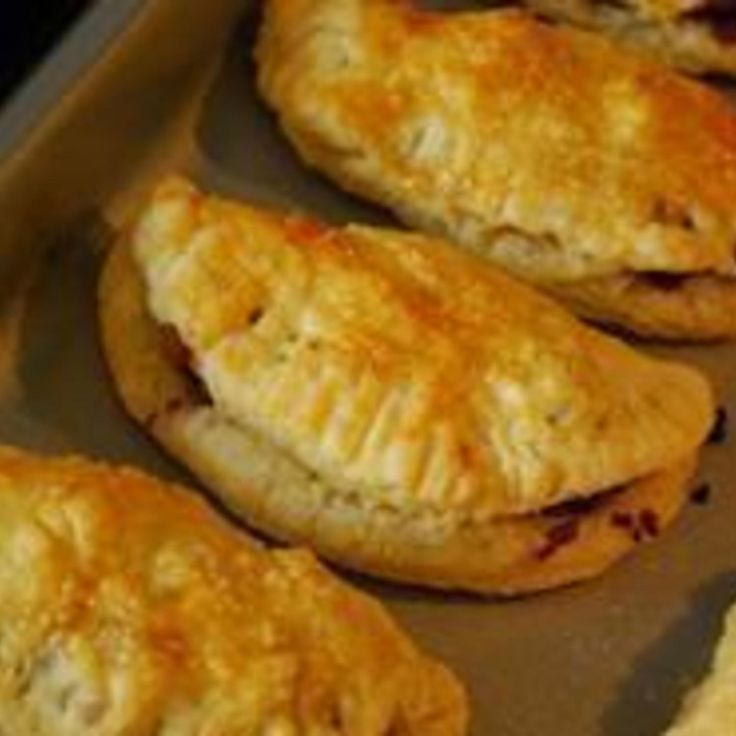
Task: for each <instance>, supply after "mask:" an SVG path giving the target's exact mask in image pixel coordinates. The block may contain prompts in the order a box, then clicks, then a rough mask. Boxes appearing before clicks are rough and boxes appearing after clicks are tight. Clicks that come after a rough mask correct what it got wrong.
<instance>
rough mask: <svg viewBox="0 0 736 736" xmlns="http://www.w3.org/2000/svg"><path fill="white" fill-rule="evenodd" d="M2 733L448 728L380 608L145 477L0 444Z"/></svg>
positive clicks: (176, 734)
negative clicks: (44, 455)
mask: <svg viewBox="0 0 736 736" xmlns="http://www.w3.org/2000/svg"><path fill="white" fill-rule="evenodd" d="M0 529H1V530H2V533H1V534H0V619H2V633H1V635H0V726H1V727H2V730H3V732H4V733H7V734H17V735H18V736H19V735H20V734H24V735H25V736H31V735H33V736H87V735H88V736H123V734H135V735H136V736H154V735H155V736H194V735H195V734H196V735H197V736H203V735H204V734H213V735H214V734H217V735H218V736H249V735H252V736H264V735H265V734H269V735H272V736H291V735H293V736H296V735H297V734H314V735H315V736H339V735H340V734H344V735H345V736H349V735H353V734H366V736H388V735H389V734H397V736H398V734H401V735H404V734H406V735H407V736H408V735H409V734H416V735H417V736H420V734H421V736H425V735H426V734H432V736H460V735H461V734H462V733H464V732H465V699H464V694H463V692H462V689H461V688H460V686H459V684H458V683H457V681H456V680H455V679H454V677H453V676H452V675H451V674H450V673H449V672H448V671H446V670H445V669H444V668H443V667H442V666H441V665H439V664H438V663H435V662H434V661H432V660H430V659H428V658H426V657H425V656H423V655H422V654H421V653H419V652H418V650H417V649H416V648H415V647H414V645H413V644H412V643H411V642H410V641H409V639H408V638H407V637H406V636H405V635H404V634H402V633H401V632H400V631H399V629H398V628H397V627H396V626H395V625H394V624H393V622H392V621H391V619H390V618H389V617H388V615H387V614H386V613H385V612H384V611H383V609H382V608H381V606H380V605H379V604H378V603H376V602H374V601H372V600H371V599H369V598H368V597H367V596H364V595H362V594H360V593H358V592H357V591H354V590H352V589H350V588H349V587H348V586H346V585H344V584H342V583H340V582H339V581H338V580H337V579H336V578H335V577H334V576H332V575H331V574H329V573H328V572H327V571H325V570H324V569H323V568H322V567H321V566H319V565H318V564H317V563H316V562H315V560H314V558H313V557H312V556H311V555H310V554H309V553H308V552H305V551H286V550H282V551H268V550H266V549H265V548H263V547H261V546H260V545H259V544H258V543H256V542H255V541H253V540H251V539H249V538H248V537H247V536H246V535H245V534H242V533H238V532H236V531H235V530H234V529H231V528H230V527H229V526H228V525H227V524H226V523H225V522H224V521H223V520H220V519H219V518H218V517H217V516H216V515H215V514H214V513H213V512H212V511H210V510H209V509H207V508H206V506H205V504H204V503H203V502H201V501H197V500H195V497H194V495H193V494H190V493H187V492H186V491H184V490H182V489H181V488H176V487H174V486H171V485H167V484H165V483H163V482H161V481H157V480H155V479H153V478H152V477H150V476H147V475H144V474H143V473H141V472H139V471H135V470H132V469H123V468H112V467H109V466H104V465H101V464H98V463H93V462H91V461H87V460H83V459H80V458H66V459H47V458H41V457H39V456H34V455H30V454H27V453H23V452H20V451H16V450H12V449H9V448H0Z"/></svg>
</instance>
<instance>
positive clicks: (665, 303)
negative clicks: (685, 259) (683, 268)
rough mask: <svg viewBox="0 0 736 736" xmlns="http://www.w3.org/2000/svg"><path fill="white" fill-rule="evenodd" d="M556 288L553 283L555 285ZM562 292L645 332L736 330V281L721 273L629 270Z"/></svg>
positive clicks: (596, 314) (720, 333)
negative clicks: (629, 271) (692, 274)
mask: <svg viewBox="0 0 736 736" xmlns="http://www.w3.org/2000/svg"><path fill="white" fill-rule="evenodd" d="M550 291H551V292H552V293H554V292H555V289H554V286H552V287H550ZM560 296H561V297H562V298H564V299H565V300H566V301H567V303H568V304H570V305H572V306H573V308H574V309H575V311H576V312H577V313H578V314H581V315H583V316H584V317H587V318H589V319H591V320H595V321H598V322H604V323H606V322H607V323H609V324H612V325H626V327H627V329H628V330H630V331H631V332H634V333H636V334H637V335H640V336H645V337H655V338H665V339H668V340H688V339H691V338H692V337H693V335H697V338H698V340H714V341H716V340H725V339H727V338H729V337H731V336H732V335H734V334H736V286H735V284H734V281H733V279H728V278H723V277H719V276H708V275H704V276H685V277H682V278H680V277H677V276H671V275H667V274H650V275H646V274H626V275H622V276H618V277H611V278H602V279H588V280H584V279H583V280H580V281H578V282H576V283H575V284H574V285H572V284H567V285H566V286H565V287H564V289H563V291H562V292H561V293H560Z"/></svg>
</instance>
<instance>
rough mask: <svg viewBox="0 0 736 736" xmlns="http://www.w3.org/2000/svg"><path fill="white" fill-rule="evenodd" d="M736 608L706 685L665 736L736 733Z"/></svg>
mask: <svg viewBox="0 0 736 736" xmlns="http://www.w3.org/2000/svg"><path fill="white" fill-rule="evenodd" d="M735 681H736V608H732V609H731V610H730V611H729V612H728V615H727V616H726V621H725V625H724V630H723V633H722V635H721V640H720V641H719V643H718V647H717V650H716V653H715V657H714V659H713V663H712V665H711V668H710V671H709V672H708V674H707V676H706V677H705V679H704V680H703V682H702V683H701V684H700V685H699V686H698V687H697V688H696V689H695V690H693V691H692V692H691V693H690V694H689V695H688V696H687V697H686V698H685V703H684V705H683V708H682V712H681V713H680V714H679V716H678V717H677V720H676V721H675V723H674V725H673V726H672V727H671V728H670V729H669V730H668V731H667V732H666V733H665V734H664V736H726V735H727V734H731V733H734V732H736V687H734V682H735Z"/></svg>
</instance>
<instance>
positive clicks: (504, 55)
mask: <svg viewBox="0 0 736 736" xmlns="http://www.w3.org/2000/svg"><path fill="white" fill-rule="evenodd" d="M257 57H258V61H259V83H260V88H261V90H262V92H263V95H264V97H265V98H266V100H268V102H269V103H270V104H271V105H272V106H273V107H274V108H275V110H276V111H277V113H278V115H279V119H280V122H281V124H282V126H283V128H284V131H285V132H286V134H287V135H288V137H289V138H290V140H291V141H292V142H293V143H294V145H295V146H296V148H297V149H298V151H299V152H300V153H301V155H302V157H303V158H304V159H305V161H307V162H308V163H309V164H311V165H313V166H315V167H317V168H319V169H320V170H322V171H324V172H325V173H327V174H328V175H329V176H331V177H332V178H334V179H335V180H336V181H337V182H338V183H340V184H341V185H343V186H344V187H346V188H347V189H349V190H351V191H354V192H356V193H358V194H361V195H363V196H365V197H367V198H369V199H372V200H374V201H377V202H379V203H382V204H384V205H386V206H388V207H389V208H391V209H392V210H393V211H394V212H395V213H397V214H398V215H399V216H400V217H401V218H402V219H404V220H405V221H406V222H408V223H410V224H412V225H414V226H418V227H420V228H423V229H425V230H428V231H430V232H439V233H441V234H445V235H449V236H450V237H451V238H452V239H453V240H455V241H456V242H458V243H460V244H462V245H464V246H467V247H468V248H470V249H472V250H474V251H476V252H478V253H481V254H482V255H484V256H485V257H487V258H489V259H491V260H493V261H494V262H496V263H498V264H500V265H502V266H503V267H504V268H507V269H509V270H510V271H512V272H513V273H515V274H517V275H519V276H522V277H523V278H526V279H528V280H531V281H533V282H535V283H537V284H539V285H541V286H550V287H554V290H555V293H556V294H558V295H559V294H563V293H565V289H566V287H567V286H568V285H569V287H570V289H571V290H574V289H575V285H576V283H577V282H578V281H580V280H590V279H594V278H595V279H603V278H606V277H610V278H618V277H620V276H621V275H623V274H627V273H630V272H651V271H654V272H659V271H666V272H675V273H693V272H699V273H704V272H707V273H712V274H714V275H721V276H724V277H728V278H730V279H732V280H733V284H734V286H733V289H734V291H736V279H733V274H734V252H733V251H734V246H733V244H734V242H736V208H735V207H734V205H733V202H734V201H736V115H734V113H733V110H732V109H731V107H730V105H729V104H728V102H727V101H726V100H724V99H722V98H721V97H720V96H719V95H718V94H716V93H715V92H713V91H711V90H709V89H707V88H706V87H704V86H702V85H698V84H696V83H694V82H692V81H689V80H686V79H683V78H681V77H679V76H678V75H676V74H674V73H672V72H669V71H668V70H666V69H664V68H662V67H660V66H658V65H656V64H653V63H649V62H647V61H645V60H643V59H641V58H640V57H638V56H636V55H633V54H627V53H625V52H623V51H621V50H620V49H617V48H616V47H615V46H614V45H613V44H611V43H609V42H607V41H606V40H605V39H600V38H596V37H595V36H594V35H592V34H586V33H583V32H580V31H573V30H566V29H561V28H555V27H551V26H548V25H546V24H544V23H541V22H538V21H536V20H534V19H533V18H531V17H530V16H529V15H526V14H524V13H523V12H520V11H489V12H485V13H451V14H437V13H430V12H423V11H420V10H418V9H416V8H413V7H412V6H411V5H410V4H409V3H405V2H400V3H396V2H389V1H388V0H315V1H314V2H306V0H270V1H269V2H268V3H267V4H266V12H265V21H264V24H263V29H262V32H261V36H260V42H259V45H258V50H257ZM685 110H686V111H687V114H683V111H685ZM720 293H721V292H719V294H720ZM675 296H676V295H672V298H673V299H674V298H675ZM726 296H727V300H726V301H724V303H723V305H722V307H723V308H724V310H725V308H727V307H728V305H729V303H730V300H731V298H732V297H731V292H730V291H729V292H728V294H727V295H726ZM683 299H684V300H686V299H685V298H684V297H683ZM571 301H572V302H573V303H575V299H574V297H573V298H572V299H571ZM597 306H599V309H598V311H599V312H603V311H608V310H606V307H607V305H606V304H605V303H604V304H601V305H597ZM612 311H613V313H612V314H608V313H607V314H606V315H604V317H606V318H609V319H610V320H611V321H613V320H616V321H619V320H620V322H621V323H622V324H623V326H628V327H632V328H635V327H636V325H635V324H628V323H627V321H626V320H627V316H626V311H627V310H626V309H625V307H624V308H619V309H617V310H612ZM676 311H677V310H676ZM679 311H680V312H683V311H684V310H683V309H682V308H680V309H679ZM652 322H654V320H652ZM652 327H653V329H655V330H656V324H653V325H652ZM667 327H668V325H664V326H663V330H665V329H667ZM685 328H686V325H683V328H682V332H689V331H688V330H686V329H685ZM700 331H701V325H693V331H692V333H690V334H688V335H687V336H688V337H689V338H693V339H697V338H698V337H700ZM703 331H704V332H713V329H712V328H711V326H710V325H705V326H704V327H703Z"/></svg>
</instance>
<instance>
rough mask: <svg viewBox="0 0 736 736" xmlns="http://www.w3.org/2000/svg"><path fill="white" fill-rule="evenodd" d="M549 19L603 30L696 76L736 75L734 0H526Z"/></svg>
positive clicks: (634, 47) (529, 5) (638, 49)
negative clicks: (730, 0)
mask: <svg viewBox="0 0 736 736" xmlns="http://www.w3.org/2000/svg"><path fill="white" fill-rule="evenodd" d="M525 4H526V5H527V6H528V7H529V8H531V9H533V10H535V11H537V12H539V13H541V14H542V15H544V16H547V17H549V18H552V19H555V20H560V21H566V22H570V23H573V24H575V25H578V26H580V27H581V28H585V29H590V30H594V31H601V32H603V33H606V34H608V35H609V36H610V37H611V38H612V39H614V40H615V41H617V42H620V43H622V44H623V45H625V46H628V47H630V48H631V49H632V50H636V51H639V52H641V53H645V54H647V55H648V56H650V57H652V58H653V59H656V60H658V61H660V62H662V63H665V64H669V65H671V66H674V67H677V68H679V69H682V70H684V71H686V72H692V73H695V74H720V75H727V76H733V75H734V74H736V9H734V6H733V5H732V4H731V3H730V2H729V0H623V1H621V0H525Z"/></svg>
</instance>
